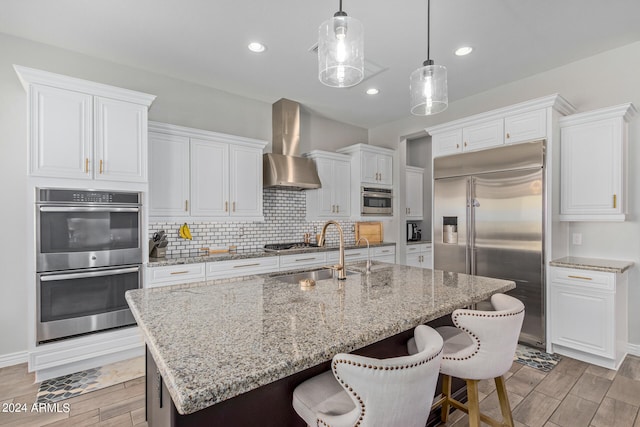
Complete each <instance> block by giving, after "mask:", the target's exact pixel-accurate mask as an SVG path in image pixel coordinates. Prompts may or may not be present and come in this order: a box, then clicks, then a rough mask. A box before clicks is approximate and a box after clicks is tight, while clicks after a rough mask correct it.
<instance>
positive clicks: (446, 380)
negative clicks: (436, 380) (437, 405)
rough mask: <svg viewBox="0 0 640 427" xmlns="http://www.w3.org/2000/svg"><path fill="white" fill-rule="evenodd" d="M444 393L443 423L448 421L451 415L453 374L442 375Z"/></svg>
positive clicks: (441, 414)
mask: <svg viewBox="0 0 640 427" xmlns="http://www.w3.org/2000/svg"><path fill="white" fill-rule="evenodd" d="M442 394H444V397H445V400H444V402H442V412H441V413H440V419H441V420H442V422H443V423H446V422H447V418H448V417H449V407H450V405H449V399H451V375H443V376H442Z"/></svg>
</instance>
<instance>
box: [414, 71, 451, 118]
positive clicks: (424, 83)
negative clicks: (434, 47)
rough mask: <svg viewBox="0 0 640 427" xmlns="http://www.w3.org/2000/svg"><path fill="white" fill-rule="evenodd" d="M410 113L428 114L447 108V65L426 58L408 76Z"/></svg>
mask: <svg viewBox="0 0 640 427" xmlns="http://www.w3.org/2000/svg"><path fill="white" fill-rule="evenodd" d="M409 90H410V92H411V114H414V115H416V116H428V115H430V114H436V113H439V112H441V111H444V110H446V109H447V106H448V105H449V96H448V95H447V93H448V91H447V67H445V66H444V65H434V64H433V61H431V60H427V61H425V62H424V66H422V67H420V68H418V69H417V70H415V71H414V72H413V73H411V77H410V78H409Z"/></svg>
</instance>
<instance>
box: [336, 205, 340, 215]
mask: <svg viewBox="0 0 640 427" xmlns="http://www.w3.org/2000/svg"><path fill="white" fill-rule="evenodd" d="M336 213H340V205H336Z"/></svg>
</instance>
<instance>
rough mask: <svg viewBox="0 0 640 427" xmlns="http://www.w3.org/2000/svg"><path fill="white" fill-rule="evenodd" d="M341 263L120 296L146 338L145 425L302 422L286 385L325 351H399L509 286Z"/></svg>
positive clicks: (314, 369)
mask: <svg viewBox="0 0 640 427" xmlns="http://www.w3.org/2000/svg"><path fill="white" fill-rule="evenodd" d="M347 269H348V270H349V271H350V272H351V274H349V275H348V276H347V279H346V280H344V281H338V280H337V279H327V280H319V281H318V282H317V284H316V286H315V287H314V288H312V289H311V290H302V289H301V287H300V285H299V284H291V283H286V282H285V281H283V280H282V278H281V277H277V276H281V275H282V273H278V274H272V275H261V276H249V277H243V278H237V279H225V280H218V281H209V282H202V283H195V284H188V285H175V286H168V287H164V288H155V289H141V290H136V291H129V292H127V301H128V303H129V305H130V307H131V310H132V312H133V314H134V317H135V318H136V321H137V322H138V325H139V326H140V328H141V330H142V333H143V336H144V339H145V341H146V345H147V415H148V419H149V424H150V425H151V426H152V427H153V426H154V425H156V424H159V425H197V424H198V423H203V422H205V420H206V422H207V423H209V425H218V424H219V425H226V426H229V425H274V426H285V425H291V426H296V425H304V423H303V422H302V421H301V420H300V419H297V417H296V415H295V413H294V412H293V410H292V409H290V406H291V395H290V393H291V391H292V390H293V388H292V387H295V385H296V384H297V383H300V382H302V381H304V379H305V378H308V377H310V376H313V375H315V374H318V373H320V372H322V371H323V370H325V369H327V368H328V362H329V361H330V360H331V358H332V357H333V356H334V355H335V354H336V353H340V352H352V351H354V350H358V349H363V348H364V349H374V350H372V351H367V350H365V351H364V353H365V354H368V355H372V356H376V355H377V356H378V357H390V356H391V355H393V354H391V353H389V352H387V351H386V350H384V349H376V343H378V342H381V341H387V340H394V341H395V346H396V347H398V346H400V347H401V346H403V345H404V342H405V341H406V338H407V337H409V336H411V332H412V329H413V328H415V327H416V326H417V325H419V324H423V323H427V322H430V321H433V320H435V319H438V318H441V317H443V316H447V315H448V314H450V313H451V312H452V311H453V310H455V309H456V308H461V307H465V306H468V305H470V304H473V303H476V302H479V301H482V300H484V299H487V298H488V297H490V296H491V295H492V294H494V293H498V292H505V291H508V290H510V289H513V288H514V287H515V284H514V283H513V282H511V281H505V280H498V279H489V278H484V277H477V276H469V275H465V274H459V273H449V272H443V271H437V270H435V271H434V270H429V269H422V268H413V267H406V266H401V265H395V264H383V263H377V264H374V266H373V268H372V270H373V271H372V272H371V273H369V274H366V273H365V269H364V263H356V264H354V265H348V266H347ZM394 337H395V338H394ZM156 369H157V372H156ZM164 390H166V392H168V393H169V394H170V397H171V399H168V397H167V396H166V395H165V396H163V391H164ZM261 391H263V392H261ZM255 405H258V406H255ZM260 405H263V407H264V406H265V405H266V407H267V408H270V410H269V411H268V412H262V410H263V409H262V407H260ZM167 406H168V407H169V408H168V409H167ZM156 407H157V408H156ZM154 408H156V409H158V410H156V409H154ZM254 417H260V419H256V418H254ZM160 421H161V423H160Z"/></svg>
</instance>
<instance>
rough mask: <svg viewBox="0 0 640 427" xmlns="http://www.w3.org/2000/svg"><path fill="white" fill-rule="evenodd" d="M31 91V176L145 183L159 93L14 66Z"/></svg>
mask: <svg viewBox="0 0 640 427" xmlns="http://www.w3.org/2000/svg"><path fill="white" fill-rule="evenodd" d="M15 69H16V72H17V73H18V75H19V77H20V79H21V81H22V83H23V85H24V87H25V89H26V90H27V92H28V94H29V128H30V129H29V135H30V150H29V152H30V174H31V175H33V176H45V177H55V178H73V179H82V180H92V179H96V180H106V181H122V182H147V110H148V107H149V105H151V102H153V100H154V99H155V96H152V95H147V94H144V93H139V92H133V91H130V90H126V89H120V88H116V87H112V86H107V85H103V84H99V83H93V82H89V81H85V80H80V79H75V78H72V77H67V76H61V75H58V74H53V73H48V72H45V71H39V70H33V69H30V68H25V67H19V66H15Z"/></svg>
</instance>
